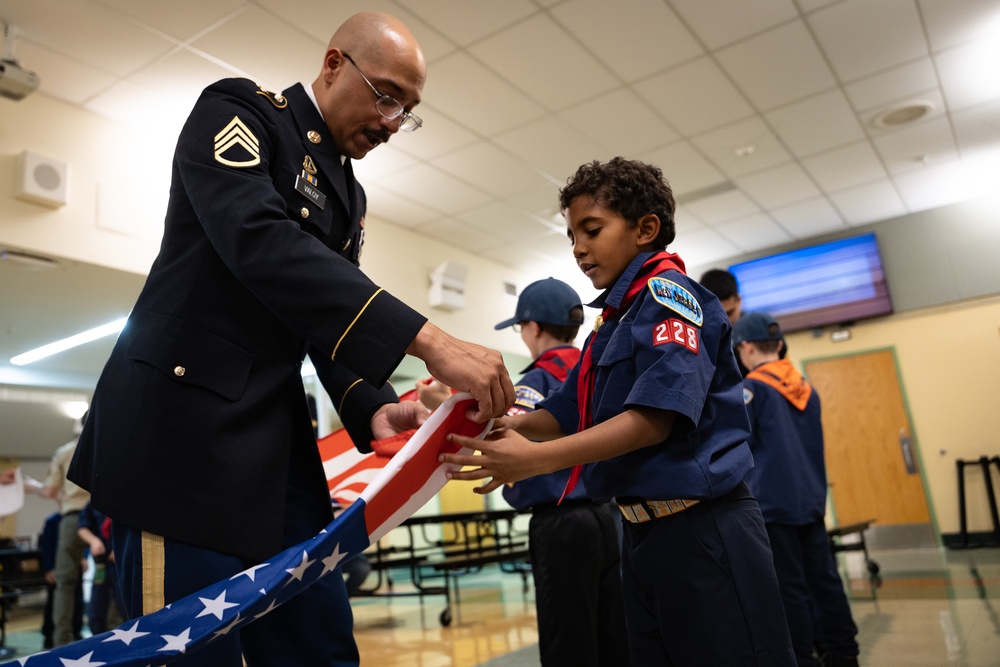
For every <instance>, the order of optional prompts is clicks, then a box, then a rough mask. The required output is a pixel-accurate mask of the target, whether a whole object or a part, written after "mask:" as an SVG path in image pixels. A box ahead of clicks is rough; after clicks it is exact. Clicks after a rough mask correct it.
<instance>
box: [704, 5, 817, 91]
mask: <svg viewBox="0 0 1000 667" xmlns="http://www.w3.org/2000/svg"><path fill="white" fill-rule="evenodd" d="M716 55H717V57H718V59H719V63H720V64H721V65H722V67H723V69H725V70H726V72H728V73H729V75H730V76H731V77H732V78H733V81H734V82H735V83H736V87H737V88H739V89H740V90H741V91H742V92H743V94H744V95H746V96H747V97H748V98H750V101H751V102H752V103H753V104H754V105H755V106H756V107H757V108H758V109H761V110H764V109H770V108H772V107H776V106H778V105H781V104H787V103H788V102H791V101H793V100H797V99H799V98H802V97H806V96H808V95H812V94H815V93H818V92H820V91H823V90H827V89H828V88H832V87H833V86H834V85H835V84H836V81H835V80H834V78H833V74H832V73H831V72H830V68H829V67H828V66H827V64H826V61H825V60H824V59H823V56H822V54H820V51H819V48H818V47H817V46H816V43H815V42H814V41H813V39H812V37H811V36H810V35H809V32H808V31H807V30H806V28H805V26H804V25H802V22H801V21H796V22H794V23H787V24H785V25H783V26H781V27H778V28H775V29H774V30H770V31H768V32H766V33H764V34H762V35H758V36H756V37H753V38H751V39H748V40H747V41H745V42H740V43H739V44H736V45H734V46H731V47H728V48H725V49H723V50H721V51H719V52H718V53H717V54H716Z"/></svg>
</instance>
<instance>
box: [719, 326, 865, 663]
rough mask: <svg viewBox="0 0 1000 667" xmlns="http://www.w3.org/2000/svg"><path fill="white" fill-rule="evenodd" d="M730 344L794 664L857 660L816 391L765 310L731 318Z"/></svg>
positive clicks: (855, 630)
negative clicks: (786, 352) (836, 551)
mask: <svg viewBox="0 0 1000 667" xmlns="http://www.w3.org/2000/svg"><path fill="white" fill-rule="evenodd" d="M733 345H734V348H735V350H736V354H737V355H738V356H739V357H740V359H741V360H742V361H743V365H744V366H746V367H747V368H749V369H750V372H749V373H748V374H747V376H746V378H744V380H743V384H744V387H745V389H744V390H743V400H744V401H745V402H746V406H747V414H748V415H749V416H750V428H751V436H750V438H749V439H748V442H749V443H750V450H751V451H752V452H753V458H754V469H753V472H751V473H750V476H749V477H748V478H747V484H748V485H749V486H750V489H751V490H752V491H753V494H754V496H756V497H757V500H758V502H759V503H760V511H761V514H763V516H764V526H765V527H766V528H767V536H768V539H769V540H770V542H771V551H772V552H773V553H774V569H775V571H776V572H777V574H778V584H779V586H780V587H781V598H782V601H783V602H784V607H785V616H786V617H787V618H788V630H789V632H790V633H791V635H792V646H793V647H794V648H795V655H796V657H797V659H798V661H799V667H812V666H815V665H820V664H822V665H823V667H857V665H858V642H857V639H856V637H857V634H858V627H857V625H855V623H854V619H853V617H852V616H851V605H850V603H849V602H848V600H847V594H846V593H845V592H844V582H843V581H841V579H840V574H838V572H837V563H836V561H835V560H834V557H833V552H832V551H831V550H830V538H829V536H828V535H827V532H826V522H825V521H824V517H825V515H826V490H827V487H826V460H825V458H824V453H823V420H822V413H821V409H820V400H819V394H817V393H816V390H815V389H814V388H813V386H812V385H810V384H809V383H808V382H806V380H805V378H803V377H802V374H801V373H799V371H798V370H796V368H795V367H794V366H792V362H790V361H788V360H787V359H782V358H781V351H782V350H783V349H784V346H785V341H784V338H783V336H782V334H781V327H780V326H779V324H778V321H777V320H775V319H774V318H773V317H771V316H770V315H768V314H767V313H747V314H746V315H744V316H743V317H742V318H741V319H740V320H739V321H738V322H736V324H734V325H733ZM814 629H815V630H818V631H819V636H815V633H814ZM817 647H818V648H819V655H814V649H815V648H817Z"/></svg>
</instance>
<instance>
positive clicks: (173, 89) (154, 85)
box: [130, 48, 236, 120]
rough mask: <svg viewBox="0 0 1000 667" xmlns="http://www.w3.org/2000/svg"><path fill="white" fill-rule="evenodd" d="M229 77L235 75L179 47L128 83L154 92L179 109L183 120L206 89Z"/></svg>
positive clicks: (137, 73)
mask: <svg viewBox="0 0 1000 667" xmlns="http://www.w3.org/2000/svg"><path fill="white" fill-rule="evenodd" d="M231 76H236V73H234V72H232V71H230V70H227V69H226V68H224V67H221V66H220V65H218V64H217V63H215V62H213V61H211V60H207V59H205V58H203V57H202V56H201V55H199V54H197V53H193V52H191V51H189V50H188V49H183V48H182V49H178V50H176V51H174V52H173V53H171V54H170V55H169V56H167V57H166V58H163V59H162V60H158V61H156V62H155V63H153V64H151V65H149V66H148V67H144V68H142V69H141V70H139V71H137V72H136V73H135V74H133V75H132V76H131V78H130V80H131V81H132V82H134V83H137V84H139V85H142V86H144V87H146V88H148V89H149V90H152V91H155V94H156V96H157V98H158V99H159V101H160V102H162V103H164V104H167V105H170V106H172V107H175V108H178V109H180V113H181V116H180V118H181V119H182V120H183V119H185V118H187V115H188V113H189V112H190V110H191V107H192V106H194V103H195V102H196V101H197V100H198V97H199V96H200V95H201V91H202V90H203V89H204V88H205V87H206V86H208V85H210V84H212V83H214V82H216V81H218V80H219V79H223V78H226V77H231Z"/></svg>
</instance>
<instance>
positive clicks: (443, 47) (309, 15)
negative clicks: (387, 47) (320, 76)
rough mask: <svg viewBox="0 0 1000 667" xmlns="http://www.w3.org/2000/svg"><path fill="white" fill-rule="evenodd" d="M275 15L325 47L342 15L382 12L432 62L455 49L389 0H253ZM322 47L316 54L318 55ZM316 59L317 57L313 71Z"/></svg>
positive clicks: (419, 20)
mask: <svg viewBox="0 0 1000 667" xmlns="http://www.w3.org/2000/svg"><path fill="white" fill-rule="evenodd" d="M254 2H255V4H257V5H260V6H261V7H264V8H265V9H267V11H269V12H270V13H271V14H273V15H274V16H275V17H281V19H283V20H285V21H287V22H288V23H289V24H291V25H293V26H295V27H296V28H298V29H299V30H301V31H302V32H303V33H304V34H306V35H309V36H311V37H313V38H314V39H315V40H316V41H317V42H319V43H320V44H322V45H323V46H322V47H321V49H325V48H326V46H327V44H329V42H330V37H332V36H333V31H334V30H336V29H337V26H339V25H340V24H341V23H342V22H343V21H344V20H345V19H347V18H348V17H350V16H353V15H354V14H357V13H359V12H386V13H389V14H392V15H393V16H395V17H396V18H398V19H399V20H401V21H402V22H403V23H404V24H405V25H406V27H407V28H409V30H410V32H411V33H413V36H414V37H416V38H417V42H419V43H420V48H421V50H422V51H423V52H424V57H425V58H426V59H427V61H428V62H433V61H434V60H436V59H437V58H440V57H442V56H444V55H447V54H448V53H451V52H452V51H454V50H455V45H454V44H453V43H452V42H451V41H450V40H448V39H447V38H445V37H444V35H442V34H441V33H440V32H438V31H437V30H435V29H434V28H432V27H431V25H433V24H431V25H428V23H426V22H425V21H423V20H421V19H419V18H418V17H417V16H415V15H414V14H412V13H411V12H409V11H408V10H407V9H405V8H403V7H401V6H400V5H399V4H397V3H395V2H393V1H392V0H337V2H330V1H329V0H254ZM322 55H323V51H322V50H320V51H319V52H318V54H317V56H318V57H322ZM318 64H319V60H317V69H316V72H317V73H319V69H318Z"/></svg>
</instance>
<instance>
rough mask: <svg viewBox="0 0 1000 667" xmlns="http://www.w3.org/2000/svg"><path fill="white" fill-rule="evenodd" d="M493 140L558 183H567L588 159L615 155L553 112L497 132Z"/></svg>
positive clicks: (607, 157) (601, 158) (603, 158)
mask: <svg viewBox="0 0 1000 667" xmlns="http://www.w3.org/2000/svg"><path fill="white" fill-rule="evenodd" d="M494 140H495V141H496V143H497V144H498V145H500V146H502V147H503V148H505V149H507V150H508V151H510V152H511V153H513V154H514V155H517V156H518V157H520V158H522V159H523V160H526V161H528V162H529V163H531V164H534V165H535V166H536V167H538V168H540V169H542V170H543V171H544V172H545V173H547V174H548V175H549V176H550V177H551V178H552V179H554V180H555V182H557V183H564V182H565V181H566V178H567V177H569V176H570V175H572V174H574V173H576V170H577V169H578V168H579V167H580V165H582V164H584V163H585V162H590V161H592V160H606V159H609V158H611V157H614V156H613V155H611V154H610V151H608V150H607V149H604V148H602V147H601V146H599V145H598V144H597V143H596V142H594V141H592V140H591V139H590V138H588V137H587V136H585V135H584V134H582V133H581V132H580V131H578V130H576V129H575V128H573V127H572V126H570V125H569V124H568V123H566V122H564V121H563V120H561V119H559V118H556V117H552V116H549V117H547V118H543V119H541V120H538V121H535V122H533V123H529V124H527V125H524V126H522V127H519V128H517V129H516V130H511V131H509V132H505V133H503V134H500V135H497V136H496V137H495V139H494Z"/></svg>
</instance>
